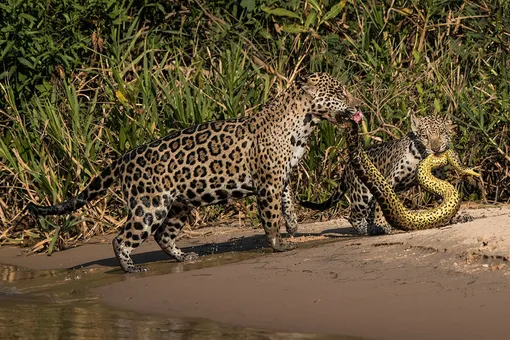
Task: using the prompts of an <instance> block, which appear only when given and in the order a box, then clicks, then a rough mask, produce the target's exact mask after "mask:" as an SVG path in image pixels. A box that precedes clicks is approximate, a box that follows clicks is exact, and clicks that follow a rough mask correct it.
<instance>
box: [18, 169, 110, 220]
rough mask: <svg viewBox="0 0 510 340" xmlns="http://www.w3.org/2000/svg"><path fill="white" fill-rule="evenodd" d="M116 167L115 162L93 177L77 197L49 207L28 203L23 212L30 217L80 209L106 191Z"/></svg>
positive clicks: (65, 212)
mask: <svg viewBox="0 0 510 340" xmlns="http://www.w3.org/2000/svg"><path fill="white" fill-rule="evenodd" d="M116 167H117V161H115V162H113V163H112V164H110V165H109V166H107V167H106V168H105V169H103V171H102V172H101V174H100V175H99V176H97V177H95V178H94V179H93V180H92V181H91V182H90V184H89V185H88V186H87V187H86V188H85V190H83V191H82V192H80V193H79V194H78V195H77V196H75V197H73V198H71V199H69V200H67V201H65V202H62V203H59V204H56V205H51V206H46V207H45V206H42V205H36V204H34V203H29V204H28V205H27V206H26V208H25V210H26V211H28V212H29V213H30V214H31V215H32V216H46V215H64V214H67V213H70V212H72V211H75V210H77V209H80V208H81V207H83V206H84V205H85V204H87V203H88V202H90V201H92V200H93V199H95V198H97V197H99V196H101V195H103V194H104V193H105V192H106V189H108V187H110V186H111V185H112V184H113V182H114V180H115V175H114V172H115V169H116Z"/></svg>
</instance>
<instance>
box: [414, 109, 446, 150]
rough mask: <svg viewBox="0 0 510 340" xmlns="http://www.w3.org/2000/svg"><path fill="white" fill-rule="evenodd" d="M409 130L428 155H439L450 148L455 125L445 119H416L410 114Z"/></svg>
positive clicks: (434, 117)
mask: <svg viewBox="0 0 510 340" xmlns="http://www.w3.org/2000/svg"><path fill="white" fill-rule="evenodd" d="M411 129H412V131H413V132H414V133H415V134H416V136H417V137H418V140H419V141H420V142H421V143H422V144H423V145H424V146H425V148H426V149H427V152H428V153H429V154H432V153H433V154H436V155H438V154H441V153H443V152H445V151H446V150H448V149H449V148H450V142H451V140H452V138H453V137H454V136H455V125H454V124H453V123H452V121H451V120H450V119H449V118H447V117H439V116H436V115H432V116H427V117H416V116H414V115H413V114H411Z"/></svg>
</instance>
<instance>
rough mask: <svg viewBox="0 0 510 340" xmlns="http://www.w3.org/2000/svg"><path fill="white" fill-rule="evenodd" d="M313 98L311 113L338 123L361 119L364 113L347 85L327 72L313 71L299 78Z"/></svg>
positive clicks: (299, 81) (303, 87) (301, 84)
mask: <svg viewBox="0 0 510 340" xmlns="http://www.w3.org/2000/svg"><path fill="white" fill-rule="evenodd" d="M297 82H298V86H300V87H301V89H303V90H304V91H305V92H306V93H307V94H308V95H310V96H311V97H312V98H313V99H312V105H311V114H312V115H313V116H314V118H318V119H321V120H323V119H325V120H328V121H330V122H332V123H335V124H338V123H342V122H344V121H347V120H354V121H355V122H357V123H358V122H359V121H361V119H362V118H363V114H362V113H361V111H360V110H359V106H360V104H361V103H360V101H359V100H357V99H356V98H355V97H354V96H353V95H352V94H351V93H349V91H347V89H346V88H345V86H344V85H343V84H342V83H341V82H340V81H339V80H337V79H335V78H333V77H332V76H330V75H329V74H327V73H312V74H309V75H308V76H306V77H303V78H300V79H298V80H297Z"/></svg>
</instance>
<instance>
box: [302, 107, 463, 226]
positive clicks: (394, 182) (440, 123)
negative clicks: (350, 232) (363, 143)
mask: <svg viewBox="0 0 510 340" xmlns="http://www.w3.org/2000/svg"><path fill="white" fill-rule="evenodd" d="M410 121H411V131H410V132H409V133H407V134H406V135H405V136H403V137H402V138H400V139H397V140H393V141H388V142H384V143H379V144H375V145H373V146H371V147H369V148H367V149H366V150H365V153H366V154H367V156H368V158H369V159H370V160H371V162H372V163H373V164H374V166H375V167H376V168H377V169H378V170H379V171H380V172H381V174H382V175H383V176H384V177H385V178H386V180H387V181H388V183H389V185H390V186H391V187H392V189H393V190H394V191H395V192H404V191H407V190H409V189H410V188H412V187H414V186H416V185H417V184H418V183H417V170H418V165H419V163H420V162H421V161H422V160H424V159H425V158H426V157H427V156H429V155H431V154H435V155H440V154H442V153H444V152H445V151H447V150H449V148H450V144H451V140H452V138H453V137H454V136H455V125H454V124H453V122H452V121H451V120H450V119H449V118H447V117H441V116H438V115H429V116H423V117H420V116H416V115H414V114H411V115H410ZM346 194H347V196H348V198H349V202H350V213H349V217H348V221H349V222H350V224H351V225H352V226H353V227H354V229H355V230H356V231H357V232H358V233H359V234H361V235H380V234H387V233H389V232H391V230H392V227H391V225H390V224H388V223H387V221H386V219H385V218H384V214H383V212H382V211H381V207H380V206H379V204H378V203H377V201H376V199H375V198H374V197H373V195H372V193H371V192H370V190H369V189H368V187H367V186H366V185H365V184H364V183H363V182H362V181H361V180H360V179H359V178H358V176H357V175H356V172H355V169H354V167H353V164H348V165H347V166H346V167H345V169H344V171H343V173H342V175H341V177H340V181H339V185H338V186H337V188H336V190H335V192H334V193H333V194H332V195H331V196H330V197H329V198H328V199H327V200H326V201H324V202H321V203H316V202H310V201H301V202H299V204H300V205H301V206H303V207H305V208H309V209H312V210H318V211H324V210H327V209H330V208H332V207H333V206H335V205H337V204H338V203H339V202H340V201H341V199H342V198H343V196H344V195H346Z"/></svg>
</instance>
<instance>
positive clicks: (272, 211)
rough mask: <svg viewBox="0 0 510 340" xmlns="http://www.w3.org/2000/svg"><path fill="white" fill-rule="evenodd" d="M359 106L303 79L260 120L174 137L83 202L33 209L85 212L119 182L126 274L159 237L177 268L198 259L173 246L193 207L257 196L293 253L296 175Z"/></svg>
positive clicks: (334, 87)
mask: <svg viewBox="0 0 510 340" xmlns="http://www.w3.org/2000/svg"><path fill="white" fill-rule="evenodd" d="M357 105H358V104H357V101H356V99H355V98H354V97H353V96H352V95H351V94H350V93H349V92H348V91H347V90H346V89H345V87H344V86H343V85H342V84H341V83H340V82H339V81H338V80H336V79H334V78H332V77H331V76H329V75H328V74H325V73H316V74H311V75H309V76H307V77H306V78H304V79H298V80H297V81H296V82H295V83H294V84H293V85H292V86H291V87H290V88H289V89H287V91H285V92H284V93H283V94H282V95H280V96H279V97H277V98H276V99H274V100H273V101H271V102H270V103H268V104H267V105H265V106H264V108H263V109H261V110H260V111H259V112H258V113H256V114H254V115H252V116H249V117H244V118H239V119H233V120H225V121H215V122H210V123H204V124H199V125H196V126H192V127H189V128H186V129H183V130H178V131H174V132H172V133H171V134H169V135H168V136H166V137H163V138H161V139H158V140H155V141H153V142H151V143H149V144H147V145H142V146H140V147H137V148H136V149H134V150H132V151H129V152H127V153H126V154H125V155H123V156H122V157H120V158H119V159H117V160H116V161H114V162H113V163H112V164H111V165H110V166H108V167H106V168H105V169H104V170H103V171H102V172H101V174H100V175H99V176H97V177H96V178H94V179H93V180H92V181H91V183H90V184H89V185H88V187H87V188H86V189H85V190H84V191H83V192H81V193H80V194H79V195H78V196H76V197H74V198H71V199H70V200H68V201H66V202H64V203H60V204H57V205H54V206H50V207H43V206H38V205H35V204H33V203H30V204H29V205H28V207H27V210H28V211H29V212H30V213H31V214H32V215H60V214H66V213H69V212H71V211H73V210H76V209H78V208H81V207H83V206H84V205H85V204H86V203H87V202H90V201H92V200H93V199H95V198H97V197H98V196H100V195H102V194H104V193H105V191H106V189H107V188H108V187H109V186H111V185H112V184H113V183H114V182H115V181H117V180H118V181H120V186H121V188H122V192H123V195H124V198H125V200H126V202H127V205H128V207H129V215H128V219H127V223H126V225H125V226H124V228H123V229H122V231H121V232H120V234H119V235H118V236H117V237H115V239H114V240H113V249H114V251H115V255H116V256H117V259H118V260H119V263H120V266H121V267H122V269H123V270H124V271H126V272H138V271H145V270H146V269H145V268H143V267H139V266H135V265H134V264H133V261H132V259H131V256H130V254H131V252H132V250H133V249H135V248H137V247H138V246H140V245H141V244H142V242H143V241H144V240H146V239H147V238H148V237H149V235H151V234H153V235H154V238H155V240H156V241H157V243H158V244H159V246H160V247H161V248H162V249H163V250H164V251H165V252H166V253H167V254H168V255H170V256H172V257H174V258H175V259H177V260H178V261H186V260H193V259H195V258H196V257H197V254H195V253H187V254H184V253H183V252H182V251H181V250H180V249H179V248H178V247H177V246H176V244H175V239H176V237H177V235H178V233H179V232H180V230H181V228H182V227H183V225H184V223H185V222H186V219H187V217H188V216H189V214H190V212H191V210H192V209H193V208H195V207H200V206H205V205H211V204H224V203H228V202H231V201H233V200H237V199H240V198H243V197H246V196H250V195H256V196H257V203H258V216H259V219H260V222H261V224H262V226H263V227H264V230H265V233H266V236H267V239H268V241H269V243H270V245H271V247H272V248H273V249H274V251H286V250H289V249H293V248H295V244H294V243H290V242H284V241H283V240H282V238H281V236H280V227H281V226H282V224H284V223H285V225H286V229H287V232H288V233H290V234H293V233H294V232H295V231H296V229H297V220H296V217H295V213H294V209H293V204H292V200H291V197H292V193H291V192H290V186H289V185H288V182H289V178H290V172H291V169H292V168H293V167H295V166H296V164H297V163H298V162H299V160H300V159H301V157H302V156H303V154H304V152H305V147H306V144H307V140H308V137H309V135H310V134H311V133H312V132H313V130H314V129H315V127H316V125H317V124H318V123H319V122H320V121H321V120H329V121H331V122H333V123H337V122H338V121H339V120H341V119H347V118H349V117H351V116H353V115H355V114H357V113H359V111H358V109H357V108H356V106H357Z"/></svg>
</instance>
